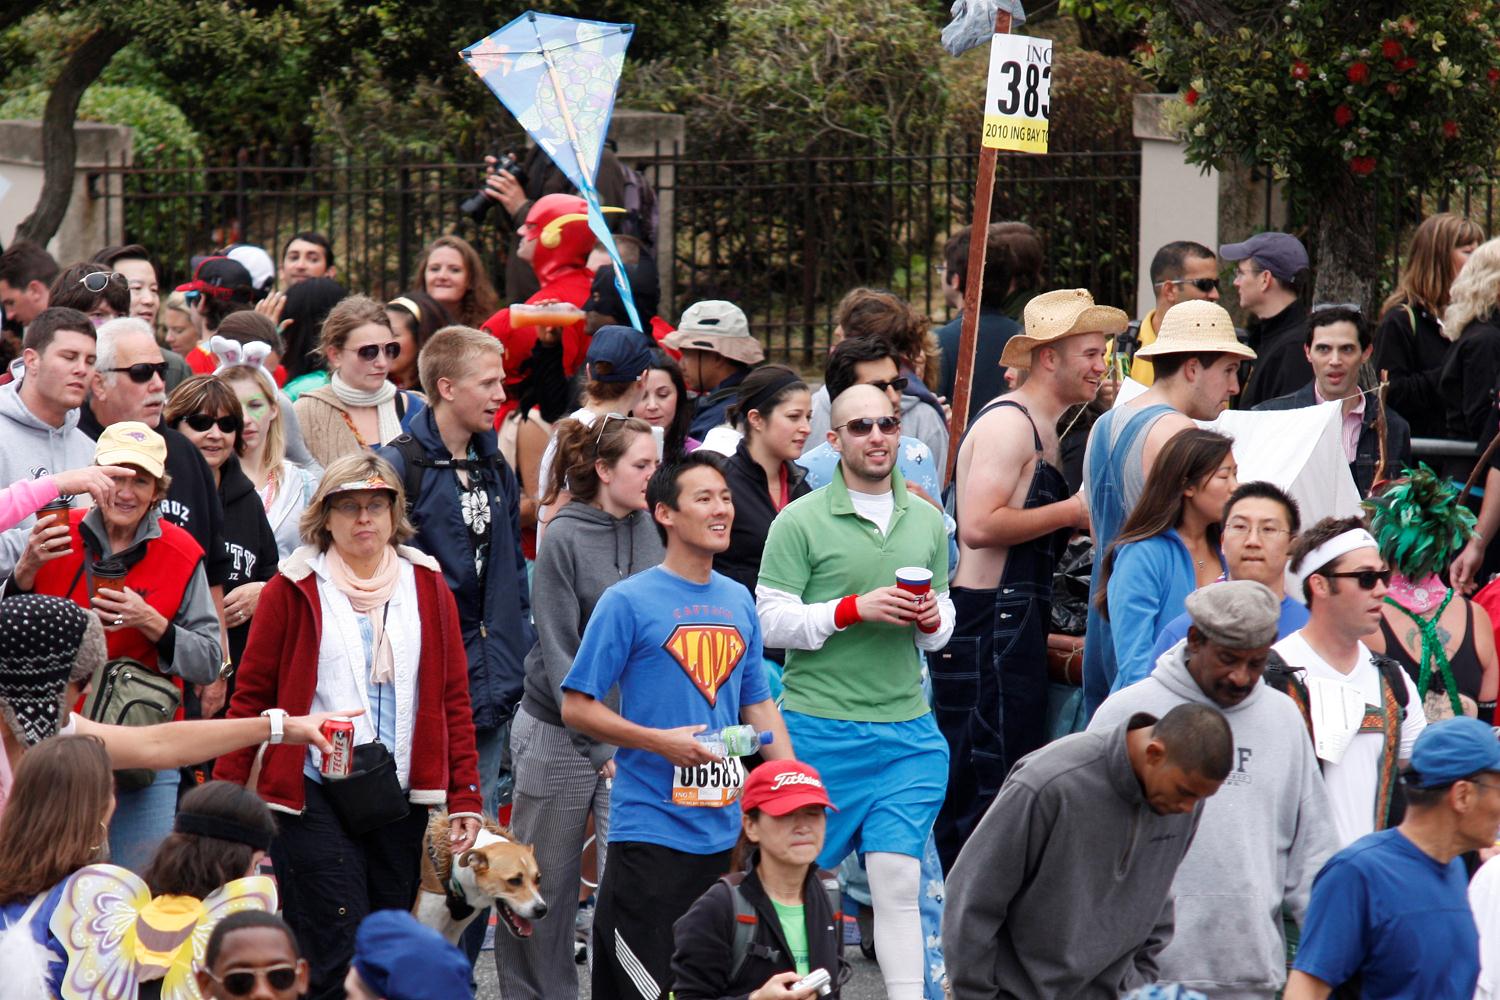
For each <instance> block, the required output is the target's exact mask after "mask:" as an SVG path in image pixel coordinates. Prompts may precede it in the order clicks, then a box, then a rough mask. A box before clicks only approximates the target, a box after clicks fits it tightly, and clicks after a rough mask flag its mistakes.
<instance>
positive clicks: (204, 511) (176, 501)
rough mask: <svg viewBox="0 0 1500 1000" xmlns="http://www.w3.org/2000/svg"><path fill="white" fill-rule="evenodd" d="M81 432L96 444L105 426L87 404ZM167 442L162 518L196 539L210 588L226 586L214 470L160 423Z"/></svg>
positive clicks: (221, 510) (226, 561)
mask: <svg viewBox="0 0 1500 1000" xmlns="http://www.w3.org/2000/svg"><path fill="white" fill-rule="evenodd" d="M78 429H79V430H81V431H83V433H85V434H87V435H88V436H89V437H90V438H92V439H94V440H95V441H97V440H99V435H100V434H103V433H104V425H103V424H101V423H100V422H99V418H98V417H96V416H94V411H93V409H92V408H91V407H90V406H89V404H88V403H84V404H83V408H82V410H81V412H80V413H79V414H78ZM155 430H156V433H158V434H160V435H161V436H162V437H163V438H165V439H166V442H167V463H166V465H167V475H169V476H171V477H172V485H171V486H169V487H168V488H167V498H166V499H165V500H163V501H162V502H161V516H162V517H164V518H166V519H167V520H168V521H171V522H172V523H173V524H175V525H177V526H178V527H179V528H181V529H182V530H183V531H186V532H187V533H188V534H190V535H192V536H193V540H194V541H196V542H197V543H198V544H199V545H200V546H201V547H202V549H203V570H204V573H205V574H206V575H207V576H208V585H209V586H210V587H221V586H224V584H225V582H226V581H227V580H228V579H229V553H228V550H227V549H225V548H224V506H223V504H221V503H220V502H219V491H218V488H217V487H216V486H215V485H214V474H213V470H212V469H210V468H209V467H208V463H207V462H205V461H204V460H203V455H202V453H201V452H199V451H198V449H197V448H196V447H195V446H194V445H193V442H191V441H189V440H188V439H187V438H185V437H183V436H182V435H181V434H180V433H178V432H177V431H175V430H173V429H172V428H170V427H168V426H167V425H166V424H165V423H161V422H158V423H157V425H156V427H155Z"/></svg>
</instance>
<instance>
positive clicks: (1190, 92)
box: [1182, 87, 1199, 107]
mask: <svg viewBox="0 0 1500 1000" xmlns="http://www.w3.org/2000/svg"><path fill="white" fill-rule="evenodd" d="M1198 97H1199V94H1198V92H1197V91H1196V90H1194V89H1193V88H1192V87H1189V88H1188V89H1187V93H1185V94H1183V95H1182V101H1183V103H1184V104H1186V105H1187V106H1188V107H1192V106H1193V105H1194V104H1197V103H1198Z"/></svg>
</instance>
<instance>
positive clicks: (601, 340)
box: [584, 326, 652, 382]
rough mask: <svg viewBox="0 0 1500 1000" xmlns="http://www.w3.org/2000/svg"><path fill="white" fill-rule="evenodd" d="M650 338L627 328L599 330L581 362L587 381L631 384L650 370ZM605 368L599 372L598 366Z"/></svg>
mask: <svg viewBox="0 0 1500 1000" xmlns="http://www.w3.org/2000/svg"><path fill="white" fill-rule="evenodd" d="M651 348H652V344H651V343H650V338H649V337H647V336H646V335H645V334H644V333H642V332H641V331H639V330H636V329H634V328H632V327H628V326H601V327H600V328H599V329H598V331H597V332H596V333H595V334H594V339H593V340H591V341H589V353H588V356H587V357H586V358H585V359H584V360H585V363H586V364H587V366H588V377H589V378H591V379H593V380H594V381H595V382H634V381H635V380H636V379H638V378H640V377H641V376H642V375H644V374H645V373H646V369H647V368H650V367H651ZM601 362H602V363H604V364H605V365H606V366H607V370H605V371H603V372H601V371H599V370H598V368H597V366H598V365H599V364H600V363H601Z"/></svg>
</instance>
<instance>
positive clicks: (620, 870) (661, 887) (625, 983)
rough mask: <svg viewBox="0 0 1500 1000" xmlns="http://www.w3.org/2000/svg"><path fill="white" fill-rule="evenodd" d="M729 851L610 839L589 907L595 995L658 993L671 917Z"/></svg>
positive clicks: (644, 998) (666, 976) (666, 965)
mask: <svg viewBox="0 0 1500 1000" xmlns="http://www.w3.org/2000/svg"><path fill="white" fill-rule="evenodd" d="M731 853H732V852H731V851H720V852H718V853H717V854H689V853H687V852H686V851H674V850H673V849H672V848H670V847H662V846H661V845H659V844H645V843H638V842H636V843H632V842H625V843H611V844H610V845H609V861H608V862H607V863H606V864H605V866H604V878H603V880H602V881H601V882H600V883H599V902H598V905H597V906H596V908H595V910H594V970H593V997H594V1000H659V998H661V997H665V996H666V995H667V990H668V989H670V988H671V985H672V950H673V942H672V925H673V924H674V923H676V922H677V920H678V918H679V917H681V916H682V915H683V914H685V913H687V911H688V908H689V907H691V906H692V905H693V903H695V902H697V900H698V897H699V896H701V895H703V894H704V893H705V892H707V891H708V889H709V887H710V886H712V885H713V884H714V883H715V882H717V881H718V880H719V877H720V876H722V875H725V874H727V873H728V871H729V856H730V854H731Z"/></svg>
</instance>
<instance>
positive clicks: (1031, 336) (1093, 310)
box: [1000, 288, 1130, 368]
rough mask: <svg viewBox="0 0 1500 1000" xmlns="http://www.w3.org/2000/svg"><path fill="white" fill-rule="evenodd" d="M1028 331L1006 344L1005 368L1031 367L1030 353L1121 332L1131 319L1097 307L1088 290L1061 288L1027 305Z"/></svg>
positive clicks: (1121, 311)
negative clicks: (1068, 340) (1080, 338)
mask: <svg viewBox="0 0 1500 1000" xmlns="http://www.w3.org/2000/svg"><path fill="white" fill-rule="evenodd" d="M1023 315H1024V317H1025V320H1026V332H1025V333H1018V334H1016V335H1015V336H1014V337H1011V338H1010V340H1008V341H1006V342H1005V350H1004V351H1003V352H1002V353H1001V355H1000V363H1001V364H1002V365H1004V366H1005V367H1006V368H1030V367H1031V352H1032V351H1034V350H1036V349H1037V348H1038V347H1045V346H1046V345H1048V344H1051V343H1055V342H1056V341H1059V340H1062V339H1063V338H1064V337H1072V336H1075V335H1077V334H1080V333H1103V334H1112V333H1120V332H1121V331H1123V330H1124V329H1125V328H1126V327H1127V326H1129V325H1130V317H1129V316H1126V315H1125V312H1124V310H1122V309H1116V308H1115V307H1114V306H1099V305H1095V304H1094V297H1093V296H1092V295H1090V294H1089V291H1088V289H1086V288H1061V289H1058V290H1057V291H1055V292H1043V293H1042V294H1041V295H1038V296H1037V297H1036V298H1034V299H1032V300H1031V301H1030V302H1028V303H1026V312H1025V313H1024V314H1023Z"/></svg>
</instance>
